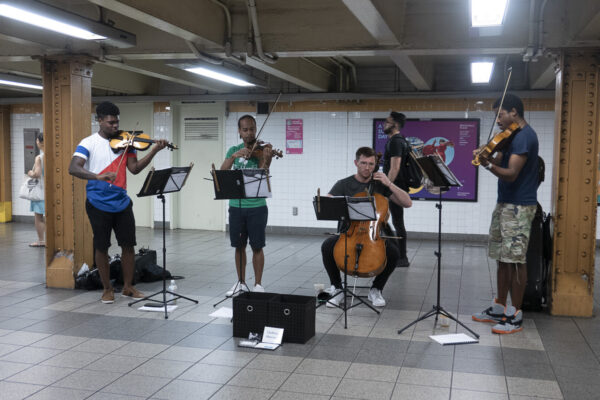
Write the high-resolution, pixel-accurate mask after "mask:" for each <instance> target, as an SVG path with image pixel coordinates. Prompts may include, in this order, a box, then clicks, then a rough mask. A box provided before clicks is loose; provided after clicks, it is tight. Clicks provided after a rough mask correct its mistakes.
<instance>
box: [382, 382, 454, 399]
mask: <svg viewBox="0 0 600 400" xmlns="http://www.w3.org/2000/svg"><path fill="white" fill-rule="evenodd" d="M449 398H450V389H449V388H441V387H429V386H418V385H407V384H404V383H399V384H397V385H396V387H395V388H394V392H393V394H392V400H448V399H449Z"/></svg>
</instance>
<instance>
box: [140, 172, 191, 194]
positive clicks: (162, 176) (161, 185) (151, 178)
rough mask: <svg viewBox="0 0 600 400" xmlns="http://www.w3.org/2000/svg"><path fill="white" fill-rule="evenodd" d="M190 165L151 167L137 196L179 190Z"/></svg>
mask: <svg viewBox="0 0 600 400" xmlns="http://www.w3.org/2000/svg"><path fill="white" fill-rule="evenodd" d="M191 169H192V167H191V166H190V167H171V168H165V169H158V170H156V169H154V168H153V169H152V170H151V171H150V172H149V173H148V175H146V179H145V180H144V184H143V185H142V188H141V189H140V192H139V193H138V194H137V196H138V197H144V196H155V195H157V194H163V193H173V192H179V191H180V190H181V188H182V187H183V185H185V181H186V180H187V177H188V176H189V173H190V170H191Z"/></svg>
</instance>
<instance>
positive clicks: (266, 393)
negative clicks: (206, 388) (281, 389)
mask: <svg viewBox="0 0 600 400" xmlns="http://www.w3.org/2000/svg"><path fill="white" fill-rule="evenodd" d="M273 392H274V391H273V390H268V389H257V388H248V387H238V386H223V387H222V388H221V389H220V390H219V391H218V392H217V393H215V394H214V395H213V396H212V397H211V398H210V399H211V400H231V399H244V400H267V399H270V398H271V396H272V395H273Z"/></svg>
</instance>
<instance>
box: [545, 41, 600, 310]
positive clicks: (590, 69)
mask: <svg viewBox="0 0 600 400" xmlns="http://www.w3.org/2000/svg"><path fill="white" fill-rule="evenodd" d="M599 57H600V51H598V50H595V51H593V50H590V49H585V50H582V51H577V50H563V51H562V53H561V55H560V69H559V71H558V73H557V76H556V97H555V99H556V107H555V110H556V120H555V134H554V171H553V177H552V212H553V214H554V249H553V260H552V264H553V265H552V273H551V308H550V312H551V313H552V314H553V315H569V316H583V317H591V316H592V311H593V304H594V298H593V295H594V292H593V289H594V258H595V248H596V196H597V187H598V165H599V164H598V162H599V160H598V150H599V146H598V141H599V137H598V135H599V120H598V115H599V111H600V90H599V88H598V82H599V80H598V74H599V72H600V68H599V67H600V64H599V61H600V59H599Z"/></svg>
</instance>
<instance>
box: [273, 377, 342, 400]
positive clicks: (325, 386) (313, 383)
mask: <svg viewBox="0 0 600 400" xmlns="http://www.w3.org/2000/svg"><path fill="white" fill-rule="evenodd" d="M340 381H341V378H336V377H332V376H318V375H305V374H292V375H291V376H290V377H289V378H288V380H287V381H285V383H284V384H283V385H282V386H281V388H280V389H281V390H283V391H288V392H297V393H308V394H319V395H329V396H331V395H333V393H334V392H335V390H336V388H337V386H338V385H339V383H340Z"/></svg>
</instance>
